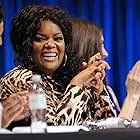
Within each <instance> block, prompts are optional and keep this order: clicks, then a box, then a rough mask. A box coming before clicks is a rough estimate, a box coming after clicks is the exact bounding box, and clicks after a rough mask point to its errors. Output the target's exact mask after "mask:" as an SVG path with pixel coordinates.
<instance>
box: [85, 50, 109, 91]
mask: <svg viewBox="0 0 140 140" xmlns="http://www.w3.org/2000/svg"><path fill="white" fill-rule="evenodd" d="M91 64H94V65H95V66H98V71H97V72H95V74H94V75H92V76H93V80H92V81H91V82H89V84H88V85H87V86H88V87H93V88H94V89H95V91H96V92H97V93H101V92H102V91H103V87H104V84H103V79H104V78H105V69H110V66H109V65H108V63H107V62H105V61H103V60H102V56H101V55H100V53H97V54H95V55H94V56H92V57H91V58H90V59H89V61H88V63H86V62H83V63H82V68H83V69H85V68H87V67H88V66H89V65H91Z"/></svg>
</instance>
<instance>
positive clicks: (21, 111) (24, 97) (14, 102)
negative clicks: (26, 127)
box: [2, 91, 29, 128]
mask: <svg viewBox="0 0 140 140" xmlns="http://www.w3.org/2000/svg"><path fill="white" fill-rule="evenodd" d="M27 93H28V92H27V91H25V92H18V93H16V94H13V95H11V96H10V97H9V98H7V99H6V100H5V101H4V102H3V103H2V104H3V108H4V111H3V126H4V127H5V128H6V127H7V126H8V125H9V124H10V123H11V122H13V121H17V120H21V119H24V118H26V117H27V116H29V107H28V94H27Z"/></svg>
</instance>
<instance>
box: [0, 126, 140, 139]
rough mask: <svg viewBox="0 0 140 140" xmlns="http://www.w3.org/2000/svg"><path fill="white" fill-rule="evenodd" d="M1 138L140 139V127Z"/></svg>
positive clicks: (13, 135) (15, 135)
mask: <svg viewBox="0 0 140 140" xmlns="http://www.w3.org/2000/svg"><path fill="white" fill-rule="evenodd" d="M0 140H140V128H133V129H132V128H131V129H130V128H127V129H106V130H95V131H92V132H91V131H90V132H83V131H81V132H74V133H46V134H0Z"/></svg>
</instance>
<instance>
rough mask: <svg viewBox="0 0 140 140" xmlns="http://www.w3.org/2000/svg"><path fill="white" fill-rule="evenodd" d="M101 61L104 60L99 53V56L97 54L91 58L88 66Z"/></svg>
mask: <svg viewBox="0 0 140 140" xmlns="http://www.w3.org/2000/svg"><path fill="white" fill-rule="evenodd" d="M101 59H102V56H101V54H100V53H97V54H95V55H94V56H92V57H90V59H89V61H88V64H89V65H90V64H93V63H95V62H96V61H99V60H101Z"/></svg>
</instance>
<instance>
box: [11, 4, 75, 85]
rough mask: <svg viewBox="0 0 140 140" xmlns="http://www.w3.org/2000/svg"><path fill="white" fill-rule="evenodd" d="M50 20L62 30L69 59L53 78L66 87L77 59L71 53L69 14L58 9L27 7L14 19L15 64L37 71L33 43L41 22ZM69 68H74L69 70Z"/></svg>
mask: <svg viewBox="0 0 140 140" xmlns="http://www.w3.org/2000/svg"><path fill="white" fill-rule="evenodd" d="M48 19H49V20H51V21H52V22H54V23H55V24H57V25H58V26H59V27H60V28H61V30H62V33H63V36H64V41H65V52H66V54H67V57H68V59H67V63H66V66H65V68H64V67H63V64H61V66H60V67H59V68H58V69H57V70H56V72H55V73H54V74H53V78H55V80H56V81H57V82H59V83H60V85H62V86H63V87H66V85H67V84H68V82H69V81H70V77H68V75H71V76H72V74H71V73H73V71H74V69H75V67H73V66H74V62H73V59H75V58H74V57H75V56H74V53H72V51H71V42H72V24H71V21H70V18H69V16H68V14H67V13H66V12H65V11H63V10H61V9H59V8H57V7H47V6H42V5H30V6H26V7H25V8H24V9H22V10H21V12H20V13H19V15H18V16H16V17H15V18H14V19H13V21H12V28H11V32H10V36H11V41H12V43H13V47H14V51H15V56H16V58H15V64H16V65H21V66H22V67H25V68H28V69H32V70H34V71H35V69H38V66H37V65H36V64H35V63H34V62H33V60H32V59H31V54H32V42H33V39H34V37H35V35H36V33H37V31H38V30H39V29H40V26H41V21H43V20H48ZM63 61H64V60H63ZM67 67H68V68H69V67H73V68H72V69H70V70H68V69H67ZM38 70H39V69H38Z"/></svg>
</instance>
